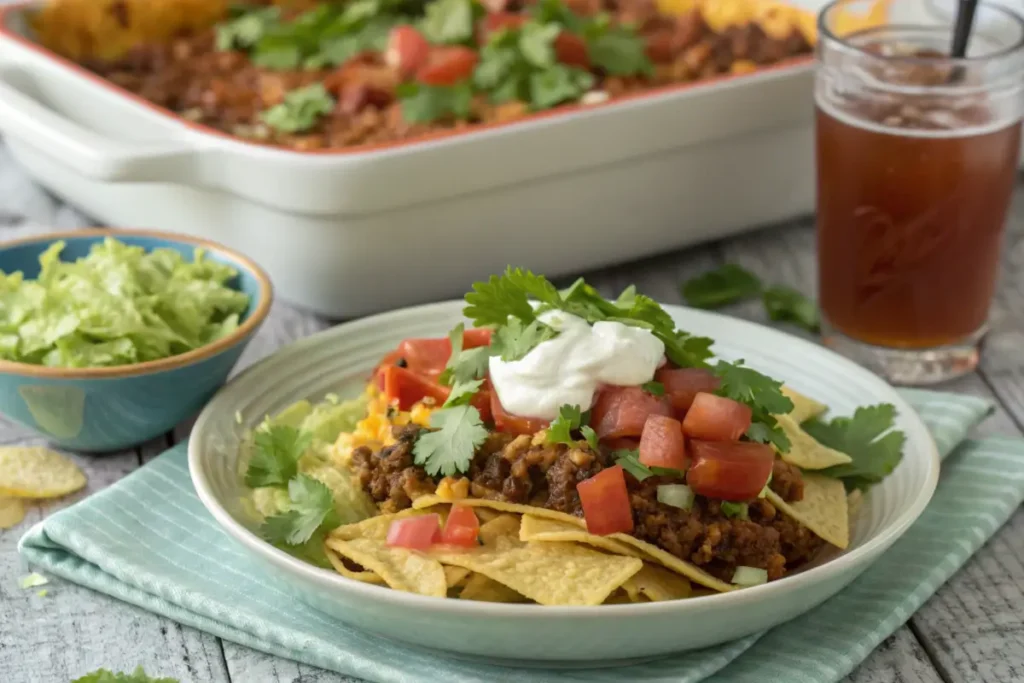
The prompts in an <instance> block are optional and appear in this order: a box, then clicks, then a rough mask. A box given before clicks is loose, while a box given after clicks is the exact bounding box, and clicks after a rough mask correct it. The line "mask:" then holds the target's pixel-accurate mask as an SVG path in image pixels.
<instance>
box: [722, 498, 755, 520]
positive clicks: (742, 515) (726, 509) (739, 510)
mask: <svg viewBox="0 0 1024 683" xmlns="http://www.w3.org/2000/svg"><path fill="white" fill-rule="evenodd" d="M719 509H720V510H721V511H722V514H723V515H724V516H726V517H728V518H730V519H750V516H749V514H748V509H747V504H746V503H734V502H733V501H731V500H723V501H722V503H721V505H720V506H719Z"/></svg>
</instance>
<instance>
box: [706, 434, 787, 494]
mask: <svg viewBox="0 0 1024 683" xmlns="http://www.w3.org/2000/svg"><path fill="white" fill-rule="evenodd" d="M690 457H691V458H692V459H693V463H692V464H691V465H690V469H689V470H687V472H686V483H687V485H688V486H689V487H690V488H691V489H693V492H694V493H696V494H698V495H701V496H707V497H708V498H721V499H723V500H751V499H752V498H756V497H757V494H759V493H761V490H762V489H763V488H764V486H765V484H767V483H768V475H770V474H771V473H772V466H773V465H774V463H775V452H774V451H773V450H772V449H771V446H766V445H765V444H761V443H750V442H745V441H696V440H694V441H690Z"/></svg>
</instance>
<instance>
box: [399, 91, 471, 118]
mask: <svg viewBox="0 0 1024 683" xmlns="http://www.w3.org/2000/svg"><path fill="white" fill-rule="evenodd" d="M395 94H396V95H397V97H398V99H399V100H400V102H401V104H402V118H403V119H404V120H405V121H408V122H409V123H431V122H433V121H437V120H439V119H450V118H456V119H464V118H466V117H468V116H469V112H470V107H471V106H472V104H473V88H472V86H471V84H470V83H469V82H468V81H466V82H463V83H457V84H456V85H450V86H437V85H424V84H422V83H402V84H401V85H400V86H398V88H397V89H396V90H395Z"/></svg>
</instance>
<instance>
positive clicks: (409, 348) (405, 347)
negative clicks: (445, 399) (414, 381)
mask: <svg viewBox="0 0 1024 683" xmlns="http://www.w3.org/2000/svg"><path fill="white" fill-rule="evenodd" d="M398 352H399V355H400V356H401V357H402V358H404V359H405V366H406V367H407V368H409V370H411V371H412V372H415V373H416V374H417V375H423V376H424V377H429V378H430V379H437V378H438V377H440V376H441V373H442V372H444V366H445V365H447V364H448V359H449V358H451V355H452V343H451V342H450V341H449V340H448V339H447V338H444V339H406V340H405V341H403V342H402V343H401V344H399V345H398Z"/></svg>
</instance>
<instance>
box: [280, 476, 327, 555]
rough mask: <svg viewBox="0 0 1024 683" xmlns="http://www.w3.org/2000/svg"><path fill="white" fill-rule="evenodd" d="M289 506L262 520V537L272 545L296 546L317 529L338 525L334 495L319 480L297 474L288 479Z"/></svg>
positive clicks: (323, 529)
mask: <svg viewBox="0 0 1024 683" xmlns="http://www.w3.org/2000/svg"><path fill="white" fill-rule="evenodd" d="M288 498H289V499H290V500H291V509H289V510H288V512H284V513H282V514H279V515H273V516H272V517H268V518H267V519H266V520H264V522H263V526H262V527H261V532H262V534H263V537H264V538H265V539H267V540H268V541H270V542H271V543H275V544H285V545H300V544H303V543H305V542H307V541H308V540H309V539H310V538H312V536H313V534H314V533H316V532H317V531H318V530H320V531H330V530H331V529H334V528H335V527H337V526H339V525H341V517H340V516H339V515H338V511H337V510H336V509H335V508H334V494H333V493H331V489H329V488H328V487H327V485H326V484H324V483H323V482H321V481H320V480H319V479H314V478H313V477H310V476H308V475H305V474H300V475H298V476H297V477H295V478H294V479H292V480H291V481H290V482H288Z"/></svg>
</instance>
